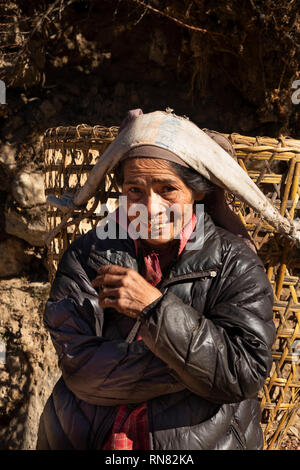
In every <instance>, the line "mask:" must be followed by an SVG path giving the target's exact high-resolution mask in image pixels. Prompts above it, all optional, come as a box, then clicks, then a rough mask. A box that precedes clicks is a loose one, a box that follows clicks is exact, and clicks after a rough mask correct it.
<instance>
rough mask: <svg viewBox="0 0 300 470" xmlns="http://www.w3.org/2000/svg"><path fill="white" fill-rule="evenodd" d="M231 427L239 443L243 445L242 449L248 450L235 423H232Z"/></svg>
mask: <svg viewBox="0 0 300 470" xmlns="http://www.w3.org/2000/svg"><path fill="white" fill-rule="evenodd" d="M230 429H231V430H232V433H233V435H234V436H235V438H236V440H237V441H238V444H239V446H240V447H241V449H242V450H246V446H245V444H244V442H243V441H242V439H241V436H240V434H239V432H238V431H237V429H236V427H235V426H234V425H233V424H231V425H230Z"/></svg>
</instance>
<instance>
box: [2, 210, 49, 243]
mask: <svg viewBox="0 0 300 470" xmlns="http://www.w3.org/2000/svg"><path fill="white" fill-rule="evenodd" d="M5 230H6V232H7V233H9V234H10V235H14V236H15V237H18V238H21V239H22V240H25V241H26V242H28V243H30V245H33V246H43V245H44V238H45V233H46V206H45V205H41V206H36V207H32V208H29V209H24V208H23V209H20V208H18V207H16V206H15V205H14V204H12V203H11V201H9V202H8V203H7V204H6V208H5Z"/></svg>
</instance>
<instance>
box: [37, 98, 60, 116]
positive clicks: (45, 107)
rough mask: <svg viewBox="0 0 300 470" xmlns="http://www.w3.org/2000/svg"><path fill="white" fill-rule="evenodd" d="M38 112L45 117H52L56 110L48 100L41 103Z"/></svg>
mask: <svg viewBox="0 0 300 470" xmlns="http://www.w3.org/2000/svg"><path fill="white" fill-rule="evenodd" d="M40 110H41V111H42V113H43V114H44V116H45V117H52V116H54V115H55V114H56V108H55V106H53V104H52V103H51V101H49V100H45V101H43V102H42V104H41V106H40Z"/></svg>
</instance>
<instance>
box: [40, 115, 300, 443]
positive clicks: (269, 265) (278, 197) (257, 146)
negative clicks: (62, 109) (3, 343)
mask: <svg viewBox="0 0 300 470" xmlns="http://www.w3.org/2000/svg"><path fill="white" fill-rule="evenodd" d="M117 132H118V128H117V127H110V128H106V127H102V126H95V127H89V126H87V125H84V124H82V125H79V126H76V127H68V128H64V127H58V128H52V129H48V130H47V131H46V132H45V134H44V138H43V147H44V162H45V188H46V189H45V191H46V195H56V196H61V195H62V194H65V193H70V194H74V193H75V192H76V191H77V190H78V189H79V188H80V187H82V186H83V184H84V183H85V181H86V179H87V175H88V173H89V171H90V170H91V168H92V167H93V165H94V164H95V163H96V161H97V160H98V159H99V158H100V157H101V155H102V154H103V152H104V151H105V149H106V147H107V146H108V145H109V144H110V142H112V141H113V140H114V138H115V137H116V135H117ZM224 135H225V136H226V137H228V138H229V139H230V141H231V142H232V144H233V147H234V149H235V151H236V154H237V158H238V162H239V164H240V165H241V167H242V168H243V169H244V170H245V171H246V172H247V173H248V175H249V176H250V177H251V178H252V179H253V181H254V182H255V183H256V184H257V185H258V186H259V188H260V189H261V191H262V192H263V193H264V194H265V195H266V196H267V197H268V198H269V199H270V200H271V201H272V203H273V205H274V206H275V207H276V208H278V210H279V211H280V213H281V215H284V216H285V217H287V218H291V219H295V218H298V217H299V216H300V202H299V174H300V141H299V140H294V139H291V138H289V137H281V138H279V139H274V138H268V137H247V136H242V135H239V134H230V135H228V134H224ZM118 195H119V191H118V187H117V185H116V183H115V182H114V175H113V173H110V174H107V175H106V178H105V181H104V183H102V185H101V187H99V188H98V191H97V193H96V195H95V196H94V197H93V198H92V199H91V200H90V201H89V203H88V205H87V207H86V208H84V209H81V210H75V211H74V212H73V213H71V214H70V213H67V214H63V213H61V212H60V210H58V209H56V208H53V207H50V206H49V209H48V213H47V223H48V236H47V239H46V243H47V246H48V249H47V257H48V267H49V279H50V282H52V281H53V279H54V276H55V271H56V269H57V264H58V261H59V259H60V257H61V255H62V253H63V252H64V251H65V250H66V248H67V247H68V246H69V244H70V243H71V242H72V241H73V240H74V239H75V238H76V237H77V236H79V235H81V234H83V233H86V231H88V230H90V229H92V228H93V227H95V226H96V224H97V223H98V222H99V220H100V218H101V217H100V215H99V208H100V205H101V203H107V206H108V207H109V208H110V209H113V208H114V207H115V206H116V198H117V197H118ZM228 198H229V202H230V204H231V207H232V208H233V209H234V210H235V211H236V212H237V213H238V214H239V216H240V218H241V220H242V222H243V223H244V224H245V226H246V228H247V230H248V233H249V234H250V236H251V238H252V240H253V242H254V244H255V246H256V248H257V251H258V254H259V256H260V257H261V259H262V260H263V262H264V265H265V270H266V273H267V276H268V278H269V280H270V282H271V284H272V286H273V289H274V299H275V302H274V308H273V314H274V323H275V325H276V331H277V334H276V340H275V343H274V345H273V348H272V356H273V365H272V369H271V372H270V375H269V377H268V378H267V380H266V382H265V385H264V387H263V389H262V390H261V392H260V394H259V399H260V403H261V409H262V420H261V425H262V428H263V433H264V441H265V446H264V448H265V449H266V450H271V449H279V448H280V444H281V442H282V439H283V437H284V436H285V435H286V433H287V431H288V430H289V428H290V427H291V426H292V424H293V422H294V420H295V418H296V416H297V412H298V410H299V408H300V374H299V357H300V351H299V349H300V328H299V327H300V283H299V275H300V256H299V254H300V250H299V249H297V248H296V247H295V246H294V244H293V242H291V241H290V240H289V239H287V238H286V237H284V236H282V235H280V234H278V233H276V232H275V231H274V229H273V227H272V226H270V225H269V224H268V223H267V222H266V221H264V220H262V219H261V217H260V216H259V214H257V213H255V212H254V211H253V210H252V209H250V208H249V207H248V206H246V205H245V204H244V203H241V202H240V201H238V200H236V199H235V198H233V197H231V198H230V196H229V195H228Z"/></svg>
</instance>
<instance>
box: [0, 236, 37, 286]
mask: <svg viewBox="0 0 300 470" xmlns="http://www.w3.org/2000/svg"><path fill="white" fill-rule="evenodd" d="M26 247H27V246H26V243H24V242H23V241H22V240H19V239H18V238H7V239H6V240H4V241H2V242H0V278H1V277H8V276H16V275H18V274H20V273H21V272H22V271H23V270H24V268H26V267H27V265H28V263H29V261H30V260H31V256H30V255H28V254H27V253H26Z"/></svg>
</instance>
